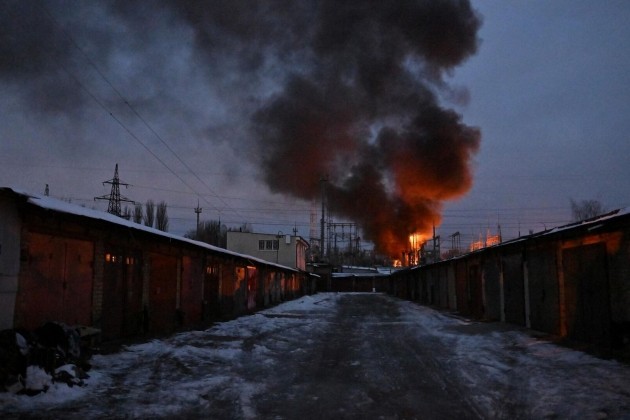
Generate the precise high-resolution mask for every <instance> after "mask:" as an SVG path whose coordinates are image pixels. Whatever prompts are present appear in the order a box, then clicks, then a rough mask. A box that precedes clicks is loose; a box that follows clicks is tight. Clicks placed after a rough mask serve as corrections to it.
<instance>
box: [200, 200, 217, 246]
mask: <svg viewBox="0 0 630 420" xmlns="http://www.w3.org/2000/svg"><path fill="white" fill-rule="evenodd" d="M201 210H203V209H202V208H201V207H199V199H197V207H195V213H197V239H199V214H200V213H201ZM219 226H221V224H220V222H219Z"/></svg>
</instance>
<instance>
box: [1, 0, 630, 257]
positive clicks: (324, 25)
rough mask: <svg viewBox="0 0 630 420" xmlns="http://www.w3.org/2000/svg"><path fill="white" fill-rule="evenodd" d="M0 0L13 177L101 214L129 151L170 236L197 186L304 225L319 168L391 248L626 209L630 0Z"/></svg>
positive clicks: (219, 213) (335, 202) (217, 203)
mask: <svg viewBox="0 0 630 420" xmlns="http://www.w3.org/2000/svg"><path fill="white" fill-rule="evenodd" d="M200 5H203V6H200ZM287 5H288V6H287ZM0 8H2V11H1V13H0V86H1V88H2V92H3V95H2V96H1V99H0V184H2V185H7V186H15V187H19V188H22V189H25V190H27V191H33V192H37V193H42V192H43V191H44V187H45V184H49V185H50V190H51V195H53V196H55V197H60V198H66V199H71V200H72V201H73V202H75V203H77V204H81V205H86V206H90V207H92V206H95V207H96V208H102V209H105V208H106V205H107V203H103V202H94V201H93V197H94V196H100V195H104V194H107V193H109V189H108V186H107V185H105V186H103V185H102V181H106V180H108V179H110V178H111V177H112V175H113V169H114V165H115V164H116V163H118V164H119V169H120V176H121V179H122V180H123V181H124V182H127V183H129V184H131V185H130V186H129V188H127V189H123V190H122V193H123V194H124V195H126V196H127V197H129V198H131V199H133V200H136V201H139V202H144V201H146V200H148V199H152V200H154V201H161V200H164V201H166V202H167V203H168V205H169V216H170V219H171V229H170V230H171V232H174V233H180V234H181V233H184V232H185V231H186V230H189V229H191V228H193V227H194V223H195V213H194V211H193V208H194V207H195V206H196V205H197V201H198V200H199V205H200V206H201V207H203V212H202V214H201V217H202V219H217V218H220V219H221V221H222V222H225V223H226V224H228V225H230V226H238V225H240V224H242V223H245V222H248V223H250V224H252V225H253V227H254V229H255V230H256V231H263V232H274V233H275V232H278V231H280V230H282V231H284V233H288V231H290V230H291V229H292V228H293V226H297V228H298V233H299V234H300V235H302V236H304V237H307V238H308V237H309V236H310V224H309V221H310V213H311V210H312V209H315V210H317V211H318V210H319V179H320V178H321V177H322V176H326V177H328V179H329V186H328V190H329V199H330V201H331V202H330V205H331V208H332V209H333V210H335V211H336V213H337V214H336V216H335V220H338V221H342V220H344V221H345V220H352V221H357V222H358V223H360V224H361V225H362V226H363V228H364V231H365V233H364V237H372V238H373V239H375V240H379V241H381V243H382V244H383V245H381V248H382V249H390V245H391V246H393V248H396V247H397V246H398V243H399V239H400V237H406V236H407V235H408V233H409V232H412V231H416V230H425V231H426V230H427V228H428V227H430V226H431V225H432V223H434V222H435V223H436V224H437V231H438V233H439V234H440V235H442V237H443V238H446V237H448V236H449V235H451V234H452V233H454V232H455V231H459V232H460V233H461V234H462V242H464V243H465V242H467V241H470V240H472V239H478V237H479V235H485V234H486V233H487V232H488V231H491V232H492V233H495V232H496V230H497V224H499V223H500V224H501V228H502V233H503V235H504V237H507V238H509V237H514V236H516V235H517V234H518V231H519V230H520V231H521V232H522V233H526V232H528V231H529V230H530V229H533V230H535V231H538V230H542V229H543V228H544V227H545V226H546V227H550V226H554V225H558V224H562V223H566V222H568V221H569V220H570V217H571V214H570V205H569V202H570V199H574V200H582V199H597V200H599V201H601V202H602V204H603V205H604V206H605V207H606V208H608V209H613V208H618V207H623V206H628V205H629V204H630V199H628V180H630V165H629V163H630V158H629V157H628V156H630V142H629V141H628V134H627V133H628V132H629V131H630V130H629V128H630V127H629V126H630V121H629V120H628V115H630V112H629V111H630V105H629V104H630V101H629V100H628V99H629V98H630V75H629V74H630V72H629V71H628V70H630V69H629V67H630V65H629V59H630V53H629V52H628V48H627V47H626V40H627V39H630V29H629V28H628V27H627V24H626V23H627V22H628V21H629V19H628V18H630V5H628V4H627V3H626V2H625V1H607V2H590V1H554V2H547V1H529V2H505V1H483V2H482V1H480V2H473V3H472V5H471V6H469V5H468V4H467V3H466V2H460V1H441V2H435V1H417V2H401V3H396V2H381V1H373V2H370V1H357V2H336V1H321V2H312V1H302V2H299V1H298V2H288V3H287V2H283V1H265V2H248V1H242V2H239V1H214V2H194V1H172V2H170V1H166V0H165V1H159V2H128V1H119V2H117V1H110V2H80V3H79V2H72V1H45V2H39V1H37V2H35V1H33V2H31V1H3V2H2V3H0ZM313 200H315V201H313ZM318 218H319V215H317V216H316V220H318ZM315 228H316V233H317V234H319V226H315ZM392 244H393V245H392ZM443 244H444V246H446V247H448V246H449V243H447V241H446V240H445V239H443Z"/></svg>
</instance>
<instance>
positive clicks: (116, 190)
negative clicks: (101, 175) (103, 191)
mask: <svg viewBox="0 0 630 420" xmlns="http://www.w3.org/2000/svg"><path fill="white" fill-rule="evenodd" d="M105 184H110V185H111V186H112V190H111V192H110V193H109V195H102V196H100V197H94V200H109V205H108V206H107V213H111V214H115V215H116V216H118V217H122V209H121V208H120V203H121V202H125V203H131V204H135V203H134V201H132V200H130V199H128V198H127V197H123V196H121V195H120V186H121V185H124V186H125V188H127V187H128V186H129V184H126V183H124V182H120V178H118V164H116V169H115V170H114V178H112V179H110V180H109V181H104V182H103V185H105Z"/></svg>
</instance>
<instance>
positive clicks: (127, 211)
mask: <svg viewBox="0 0 630 420" xmlns="http://www.w3.org/2000/svg"><path fill="white" fill-rule="evenodd" d="M120 217H122V218H123V219H127V220H129V219H131V210H130V209H129V207H127V206H125V209H124V210H123V212H122V215H121V216H120Z"/></svg>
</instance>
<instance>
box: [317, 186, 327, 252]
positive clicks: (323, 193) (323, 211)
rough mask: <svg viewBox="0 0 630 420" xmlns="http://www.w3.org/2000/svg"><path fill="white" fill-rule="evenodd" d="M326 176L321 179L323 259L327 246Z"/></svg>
mask: <svg viewBox="0 0 630 420" xmlns="http://www.w3.org/2000/svg"><path fill="white" fill-rule="evenodd" d="M326 182H327V180H326V178H324V177H322V178H321V179H320V180H319V183H320V187H321V193H322V219H321V223H320V235H319V238H320V239H319V247H320V253H321V258H322V260H323V259H324V250H325V249H326V248H325V243H324V225H325V224H326V214H325V213H326Z"/></svg>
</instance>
